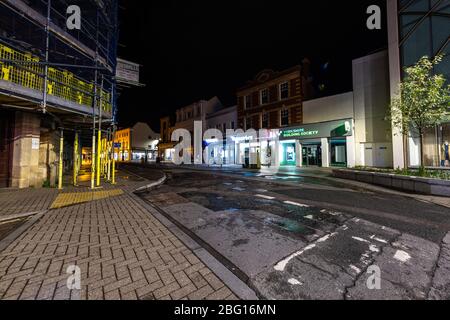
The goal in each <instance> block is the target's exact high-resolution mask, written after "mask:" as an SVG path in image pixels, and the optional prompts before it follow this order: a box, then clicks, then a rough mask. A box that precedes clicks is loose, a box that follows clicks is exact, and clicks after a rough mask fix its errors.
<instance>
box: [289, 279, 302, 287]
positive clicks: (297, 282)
mask: <svg viewBox="0 0 450 320" xmlns="http://www.w3.org/2000/svg"><path fill="white" fill-rule="evenodd" d="M288 282H289V283H290V284H292V285H293V286H301V285H302V284H303V283H301V282H300V281H298V280H297V279H294V278H291V279H289V280H288Z"/></svg>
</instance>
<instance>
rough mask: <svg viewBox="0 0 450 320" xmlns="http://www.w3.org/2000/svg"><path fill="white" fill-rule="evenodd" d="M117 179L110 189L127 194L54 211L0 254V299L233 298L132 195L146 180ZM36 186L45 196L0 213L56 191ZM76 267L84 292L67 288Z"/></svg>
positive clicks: (41, 205)
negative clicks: (69, 268) (79, 273)
mask: <svg viewBox="0 0 450 320" xmlns="http://www.w3.org/2000/svg"><path fill="white" fill-rule="evenodd" d="M119 179H120V180H119V183H118V186H116V187H108V188H112V189H119V190H122V191H123V192H122V193H118V194H117V195H114V196H110V197H107V198H101V199H98V200H95V201H90V202H86V203H81V204H75V205H70V206H67V207H62V208H58V209H52V210H49V211H48V212H47V213H46V214H44V215H43V216H42V217H41V218H40V220H39V221H37V222H36V223H34V224H33V225H32V226H31V227H30V228H29V229H28V230H27V231H25V232H24V233H23V234H22V235H21V236H20V237H18V238H17V239H16V240H15V241H14V242H13V243H11V244H10V245H9V246H8V247H7V248H6V249H5V250H4V251H3V252H0V299H58V300H59V299H64V300H65V299H108V300H109V299H127V300H128V299H132V300H134V299H236V296H235V295H234V294H233V293H232V292H231V291H230V289H229V288H228V287H226V286H225V285H224V283H223V282H222V281H221V280H220V279H219V278H218V277H217V276H216V275H215V274H214V273H213V272H212V271H211V270H210V269H209V268H208V267H206V266H205V265H204V264H203V263H202V262H201V261H200V260H199V259H198V258H197V256H195V254H194V253H193V252H192V251H191V250H190V249H189V248H187V247H186V246H185V245H184V244H183V243H182V242H181V241H180V240H179V239H178V238H177V237H176V236H175V235H174V234H172V233H171V232H170V231H169V230H168V229H167V228H166V227H165V226H164V225H163V224H162V223H160V222H159V221H158V220H157V219H156V218H155V217H154V216H153V213H154V212H151V211H149V210H150V209H149V208H148V207H145V206H144V205H143V203H142V202H141V200H140V199H138V198H137V197H136V196H135V195H133V194H131V193H130V191H131V190H134V189H135V188H137V187H139V186H141V185H144V184H146V183H148V181H143V180H142V179H132V178H131V177H126V176H123V177H122V178H119ZM38 191H41V192H42V194H45V195H44V197H45V199H41V200H40V201H38V200H39V197H38V196H37V195H34V196H35V200H34V201H35V202H33V203H39V205H34V206H33V205H30V206H24V207H23V208H24V209H22V207H17V203H18V201H11V202H10V203H12V205H11V206H14V207H15V209H9V208H8V207H3V210H4V211H2V212H5V213H11V214H12V213H17V210H37V209H38V208H40V209H44V208H48V207H49V206H50V205H51V203H52V201H53V200H54V199H55V198H56V196H57V195H58V191H57V190H48V189H47V190H45V189H41V190H38V189H36V194H38ZM69 191H72V190H71V189H70V188H68V190H65V192H69ZM15 192H17V194H14V192H13V191H9V192H8V193H9V194H14V197H15V198H14V199H16V198H17V199H20V197H21V196H22V195H24V194H25V192H24V191H15ZM63 192H64V191H63ZM5 194H6V193H5ZM11 199H12V198H11ZM0 201H1V200H0ZM0 203H1V202H0ZM3 203H7V202H3ZM73 265H76V266H78V267H79V268H80V272H81V290H69V289H68V288H67V280H68V278H69V276H70V274H68V273H67V272H66V271H67V269H68V267H69V266H73Z"/></svg>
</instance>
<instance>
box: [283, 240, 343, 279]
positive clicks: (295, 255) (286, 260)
mask: <svg viewBox="0 0 450 320" xmlns="http://www.w3.org/2000/svg"><path fill="white" fill-rule="evenodd" d="M336 234H337V233H336V232H335V233H332V234H327V235H325V236H323V237H322V238H320V239H318V240H316V243H320V242H325V241H327V240H328V239H329V238H331V237H333V236H335V235H336ZM315 247H316V245H315V244H310V245H308V246H306V247H305V248H303V249H302V250H300V251H297V252H295V253H293V254H291V255H290V256H289V257H287V258H286V259H283V260H281V261H280V262H278V263H277V264H276V265H275V267H274V269H275V270H277V271H284V268H286V265H287V264H288V263H289V261H291V260H292V259H294V258H295V257H298V256H300V255H302V254H303V253H305V252H306V251H308V250H311V249H313V248H315Z"/></svg>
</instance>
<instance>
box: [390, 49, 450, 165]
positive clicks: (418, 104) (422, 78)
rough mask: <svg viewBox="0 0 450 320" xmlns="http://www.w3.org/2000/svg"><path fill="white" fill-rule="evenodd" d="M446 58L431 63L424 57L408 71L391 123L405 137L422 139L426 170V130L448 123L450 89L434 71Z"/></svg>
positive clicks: (393, 107)
mask: <svg viewBox="0 0 450 320" xmlns="http://www.w3.org/2000/svg"><path fill="white" fill-rule="evenodd" d="M442 59H443V56H442V55H438V56H436V57H435V58H434V59H430V58H428V57H426V56H424V57H422V58H421V59H420V60H419V61H418V62H417V63H416V64H415V65H413V66H411V67H408V68H405V74H406V76H405V78H404V79H403V81H402V82H401V83H400V86H399V94H398V95H397V96H396V97H394V98H393V100H392V103H391V106H390V119H391V121H392V124H393V125H394V126H395V127H398V128H399V129H400V132H401V133H402V134H407V133H408V132H411V131H415V132H417V133H418V134H419V139H420V160H421V163H420V166H421V168H423V167H424V163H425V161H424V160H425V158H424V153H423V140H424V139H423V138H424V133H425V131H426V129H428V128H434V127H435V126H436V125H438V124H439V123H441V121H443V120H444V118H445V116H446V114H448V111H449V107H450V85H446V84H445V83H446V79H445V77H444V75H442V74H433V69H434V67H435V66H436V65H438V64H439V63H440V62H441V61H442Z"/></svg>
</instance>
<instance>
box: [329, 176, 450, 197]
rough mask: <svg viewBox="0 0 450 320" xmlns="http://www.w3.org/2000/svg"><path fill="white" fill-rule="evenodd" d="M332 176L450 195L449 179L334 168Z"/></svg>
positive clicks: (388, 186) (392, 187)
mask: <svg viewBox="0 0 450 320" xmlns="http://www.w3.org/2000/svg"><path fill="white" fill-rule="evenodd" d="M333 176H334V177H336V178H341V179H348V180H355V181H360V182H365V183H370V184H374V185H379V186H383V187H387V188H391V189H396V190H401V191H406V192H413V193H420V194H426V195H433V196H444V197H450V181H449V180H441V179H433V178H422V177H410V176H401V175H396V174H392V173H380V172H369V171H358V170H349V169H334V170H333Z"/></svg>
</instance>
